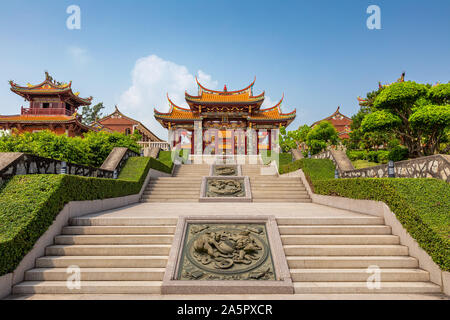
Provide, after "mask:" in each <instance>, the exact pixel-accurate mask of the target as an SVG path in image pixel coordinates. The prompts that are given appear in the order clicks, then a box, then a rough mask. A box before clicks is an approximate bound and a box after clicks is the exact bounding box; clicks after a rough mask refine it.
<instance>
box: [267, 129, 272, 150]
mask: <svg viewBox="0 0 450 320" xmlns="http://www.w3.org/2000/svg"><path fill="white" fill-rule="evenodd" d="M267 134H268V135H269V150H272V129H268V130H267Z"/></svg>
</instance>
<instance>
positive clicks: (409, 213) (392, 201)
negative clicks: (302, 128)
mask: <svg viewBox="0 0 450 320" xmlns="http://www.w3.org/2000/svg"><path fill="white" fill-rule="evenodd" d="M280 169H281V170H280V171H281V172H280V173H287V172H292V171H296V170H298V169H302V170H303V172H304V173H305V176H306V178H307V180H308V181H309V182H310V184H311V187H312V188H313V190H314V192H315V193H317V194H322V195H329V196H340V197H346V198H352V199H363V200H376V201H382V202H384V203H386V204H387V205H388V206H389V208H390V209H391V210H392V212H394V213H395V215H396V217H397V219H398V220H399V221H400V223H401V224H402V225H403V227H404V228H405V229H406V230H407V231H408V233H409V234H410V235H411V237H413V238H414V239H415V240H416V241H417V243H418V244H419V245H420V247H422V249H424V250H425V251H426V252H427V253H428V254H429V255H430V256H431V258H432V259H433V261H434V262H435V263H436V264H437V265H439V266H440V267H441V269H442V270H444V271H450V185H449V184H448V183H447V182H445V181H442V180H438V179H418V178H414V179H413V178H411V179H408V178H397V179H392V178H354V179H334V164H333V162H332V161H331V160H328V159H301V160H297V161H294V162H293V163H292V164H289V165H286V166H283V167H281V168H280Z"/></svg>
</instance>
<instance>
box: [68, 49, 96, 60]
mask: <svg viewBox="0 0 450 320" xmlns="http://www.w3.org/2000/svg"><path fill="white" fill-rule="evenodd" d="M67 54H68V55H69V57H70V58H71V59H72V60H74V61H75V62H76V63H78V64H86V63H88V62H89V61H91V57H90V55H89V53H88V51H87V50H86V49H83V48H80V47H77V46H70V47H68V48H67Z"/></svg>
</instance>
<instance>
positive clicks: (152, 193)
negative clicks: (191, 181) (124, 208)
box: [142, 189, 200, 197]
mask: <svg viewBox="0 0 450 320" xmlns="http://www.w3.org/2000/svg"><path fill="white" fill-rule="evenodd" d="M168 193H170V195H171V196H172V197H179V196H181V197H184V196H188V195H189V196H197V197H199V196H200V190H189V189H188V190H170V191H168V190H161V189H155V190H152V191H144V192H143V193H142V196H156V195H164V196H166V195H167V194H168Z"/></svg>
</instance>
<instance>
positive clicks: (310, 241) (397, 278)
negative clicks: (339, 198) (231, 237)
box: [277, 216, 441, 294]
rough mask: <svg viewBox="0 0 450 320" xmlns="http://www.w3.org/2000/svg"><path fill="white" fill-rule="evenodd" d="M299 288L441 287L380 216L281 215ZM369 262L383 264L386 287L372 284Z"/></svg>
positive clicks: (410, 289)
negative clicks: (368, 281)
mask: <svg viewBox="0 0 450 320" xmlns="http://www.w3.org/2000/svg"><path fill="white" fill-rule="evenodd" d="M277 222H278V226H279V231H280V234H281V239H282V243H283V247H284V251H285V255H286V258H287V262H288V266H289V269H290V272H291V277H292V281H293V282H294V289H295V293H297V294H341V293H352V294H354V293H405V294H411V293H440V291H441V289H440V286H438V285H436V284H434V283H432V282H430V276H429V273H428V272H427V271H424V270H422V269H419V266H418V261H417V259H415V258H413V257H411V256H409V255H408V247H406V246H403V245H400V242H399V237H398V236H394V235H392V233H391V228H390V227H389V226H386V225H384V220H383V218H378V217H370V216H367V217H364V216H361V217H312V218H306V217H305V218H278V219H277ZM369 266H378V267H379V268H380V271H381V272H380V276H381V277H380V278H381V288H380V289H369V288H368V287H367V283H366V281H367V279H368V277H369V276H370V275H371V274H373V273H368V272H367V268H368V267H369Z"/></svg>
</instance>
